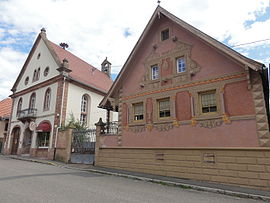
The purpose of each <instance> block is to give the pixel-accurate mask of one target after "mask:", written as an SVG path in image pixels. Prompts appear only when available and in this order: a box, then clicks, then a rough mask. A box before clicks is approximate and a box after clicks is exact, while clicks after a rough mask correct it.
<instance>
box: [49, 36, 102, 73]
mask: <svg viewBox="0 0 270 203" xmlns="http://www.w3.org/2000/svg"><path fill="white" fill-rule="evenodd" d="M47 40H48V39H47ZM48 41H49V42H50V43H52V44H54V45H55V46H57V47H58V48H60V49H63V48H61V47H60V46H59V45H57V44H56V43H54V42H52V41H51V40H48ZM63 51H64V52H67V53H69V54H71V55H72V56H74V57H76V58H77V59H79V60H81V61H82V62H84V63H86V64H88V65H89V66H91V67H92V68H95V69H97V70H98V71H100V70H99V69H98V68H96V67H95V66H93V65H92V64H90V63H88V62H87V61H85V60H84V59H82V58H80V57H78V56H76V55H75V54H73V53H72V52H70V51H68V50H66V49H63ZM56 54H57V53H56ZM67 60H68V58H67ZM100 72H101V71H100Z"/></svg>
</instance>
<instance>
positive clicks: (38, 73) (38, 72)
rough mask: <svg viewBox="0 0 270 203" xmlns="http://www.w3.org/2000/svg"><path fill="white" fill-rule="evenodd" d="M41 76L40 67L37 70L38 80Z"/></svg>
mask: <svg viewBox="0 0 270 203" xmlns="http://www.w3.org/2000/svg"><path fill="white" fill-rule="evenodd" d="M39 76H40V68H38V71H37V75H36V81H37V80H39Z"/></svg>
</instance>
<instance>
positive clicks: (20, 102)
mask: <svg viewBox="0 0 270 203" xmlns="http://www.w3.org/2000/svg"><path fill="white" fill-rule="evenodd" d="M21 110H22V98H20V99H19V102H18V106H17V116H18V115H19V113H20V111H21Z"/></svg>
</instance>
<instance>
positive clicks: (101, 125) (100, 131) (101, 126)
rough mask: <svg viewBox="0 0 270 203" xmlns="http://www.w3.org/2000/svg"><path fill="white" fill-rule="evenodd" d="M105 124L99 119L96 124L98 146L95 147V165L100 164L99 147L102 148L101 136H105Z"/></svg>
mask: <svg viewBox="0 0 270 203" xmlns="http://www.w3.org/2000/svg"><path fill="white" fill-rule="evenodd" d="M105 125H106V124H105V123H103V122H102V118H99V121H98V122H97V123H96V124H95V126H96V146H95V164H94V165H96V164H97V163H98V156H99V147H100V135H101V134H104V130H105Z"/></svg>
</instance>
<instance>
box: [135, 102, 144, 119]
mask: <svg viewBox="0 0 270 203" xmlns="http://www.w3.org/2000/svg"><path fill="white" fill-rule="evenodd" d="M133 112H134V114H133V115H134V117H133V119H134V121H139V120H143V103H138V104H133Z"/></svg>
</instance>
